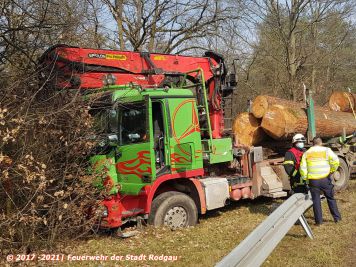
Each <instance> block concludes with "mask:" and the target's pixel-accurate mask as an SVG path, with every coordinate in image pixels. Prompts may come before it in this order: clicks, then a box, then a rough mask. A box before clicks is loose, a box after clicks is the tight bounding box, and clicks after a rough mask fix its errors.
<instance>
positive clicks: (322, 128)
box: [261, 105, 356, 140]
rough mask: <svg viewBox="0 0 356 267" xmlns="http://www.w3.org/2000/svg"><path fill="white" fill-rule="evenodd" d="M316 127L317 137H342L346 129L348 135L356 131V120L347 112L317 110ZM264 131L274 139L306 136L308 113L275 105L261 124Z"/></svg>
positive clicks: (291, 107)
mask: <svg viewBox="0 0 356 267" xmlns="http://www.w3.org/2000/svg"><path fill="white" fill-rule="evenodd" d="M315 126H316V131H317V135H319V136H321V137H335V136H340V135H341V134H342V133H343V129H345V131H346V134H352V133H353V132H354V131H355V130H356V119H355V118H354V116H353V114H351V113H347V112H336V111H327V110H325V109H315ZM261 127H262V128H263V130H264V131H265V132H266V133H267V134H268V135H269V136H271V137H272V138H273V139H276V140H281V139H290V138H291V137H292V136H293V135H294V134H296V133H301V134H304V135H306V134H307V129H308V119H307V115H306V111H305V110H304V109H303V108H300V107H293V106H288V107H286V106H282V105H274V106H271V107H270V108H269V109H268V111H267V112H266V114H265V115H264V117H263V119H262V123H261Z"/></svg>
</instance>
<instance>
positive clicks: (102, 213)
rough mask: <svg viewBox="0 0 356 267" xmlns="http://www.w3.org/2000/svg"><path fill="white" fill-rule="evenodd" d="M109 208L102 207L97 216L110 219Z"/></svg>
mask: <svg viewBox="0 0 356 267" xmlns="http://www.w3.org/2000/svg"><path fill="white" fill-rule="evenodd" d="M108 213H109V212H108V208H107V207H106V206H104V205H100V206H99V207H98V208H97V209H96V210H95V214H96V215H97V216H100V217H108Z"/></svg>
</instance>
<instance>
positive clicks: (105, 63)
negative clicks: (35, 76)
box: [39, 45, 226, 138]
mask: <svg viewBox="0 0 356 267" xmlns="http://www.w3.org/2000/svg"><path fill="white" fill-rule="evenodd" d="M39 66H40V68H41V74H42V78H44V79H46V80H47V81H48V80H49V81H50V82H49V84H51V86H53V87H55V88H57V89H66V88H68V89H81V90H90V89H98V88H102V87H104V86H106V85H125V84H130V83H134V84H138V85H140V86H141V87H143V88H145V87H146V88H148V87H164V86H169V85H170V84H171V83H174V84H178V82H179V81H180V78H181V77H182V76H183V75H184V74H185V73H186V72H188V71H191V70H194V69H198V68H201V69H202V70H203V72H204V76H205V80H206V87H207V90H208V102H209V109H210V120H211V126H212V135H213V138H221V136H222V132H223V129H224V118H223V111H222V109H221V95H220V92H221V86H222V84H223V82H224V78H225V75H226V73H225V72H226V71H225V67H224V61H223V58H222V57H221V56H220V55H218V54H215V53H213V52H207V53H206V54H205V56H204V57H193V56H182V55H170V54H159V53H142V52H141V53H140V52H130V51H117V50H105V49H91V48H80V47H73V46H67V45H56V46H53V47H51V48H49V49H48V50H47V51H46V52H45V53H44V54H43V55H42V56H41V57H40V59H39ZM196 75H197V74H196V73H192V74H191V76H190V77H188V78H190V79H192V80H195V79H197V78H198V77H196Z"/></svg>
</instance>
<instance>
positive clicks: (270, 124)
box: [261, 106, 286, 140]
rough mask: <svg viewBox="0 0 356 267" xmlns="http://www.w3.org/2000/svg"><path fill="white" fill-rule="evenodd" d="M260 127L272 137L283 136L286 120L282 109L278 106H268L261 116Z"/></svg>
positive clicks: (278, 137)
mask: <svg viewBox="0 0 356 267" xmlns="http://www.w3.org/2000/svg"><path fill="white" fill-rule="evenodd" d="M261 127H262V128H263V130H264V131H265V132H266V133H267V134H268V135H269V136H270V137H272V138H273V139H276V140H279V139H281V138H282V137H284V135H285V133H286V132H285V127H286V120H285V117H284V112H283V109H282V108H281V107H279V106H272V107H270V108H269V109H268V110H267V112H266V114H265V115H264V116H263V119H262V123H261Z"/></svg>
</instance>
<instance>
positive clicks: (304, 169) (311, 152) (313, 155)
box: [299, 146, 340, 180]
mask: <svg viewBox="0 0 356 267" xmlns="http://www.w3.org/2000/svg"><path fill="white" fill-rule="evenodd" d="M339 165H340V162H339V158H338V157H337V156H336V154H335V153H334V152H333V151H332V150H331V149H330V148H328V147H323V146H313V147H311V148H309V149H308V150H307V151H306V152H305V153H304V155H303V157H302V160H301V162H300V169H299V171H300V174H301V178H302V179H303V180H306V179H322V178H325V177H327V176H328V175H329V174H330V173H331V172H334V171H336V170H337V168H338V167H339Z"/></svg>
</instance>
